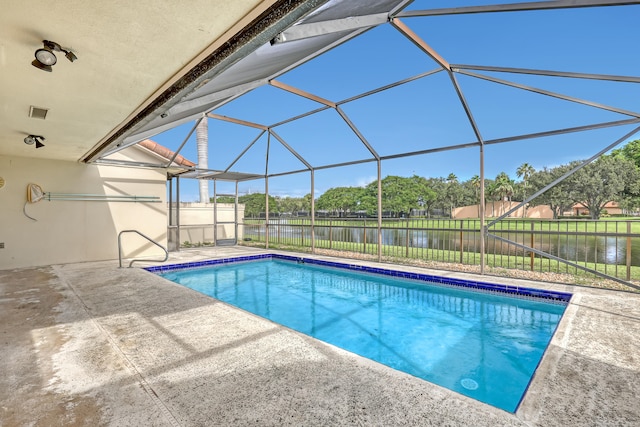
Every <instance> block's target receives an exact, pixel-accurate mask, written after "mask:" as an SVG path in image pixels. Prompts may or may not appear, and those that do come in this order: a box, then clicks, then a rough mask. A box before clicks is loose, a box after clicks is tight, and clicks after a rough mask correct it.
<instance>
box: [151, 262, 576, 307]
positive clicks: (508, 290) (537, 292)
mask: <svg viewBox="0 0 640 427" xmlns="http://www.w3.org/2000/svg"><path fill="white" fill-rule="evenodd" d="M266 259H276V260H285V261H294V262H304V263H307V264H315V265H321V266H325V267H334V268H340V269H343V270H351V271H358V272H364V273H372V274H379V275H384V276H392V277H397V278H403V279H411V280H416V281H420V282H427V283H429V284H437V285H443V286H452V287H458V288H466V289H469V290H475V291H481V292H489V293H495V294H505V295H509V296H513V297H521V298H530V299H535V300H542V301H545V302H551V303H556V304H563V305H567V304H569V301H571V297H572V296H573V294H571V293H568V292H561V291H551V290H543V289H536V288H530V287H522V286H514V285H502V284H496V283H489V282H481V281H476V280H466V279H454V278H448V277H442V276H436V275H431V274H422V273H412V272H408V271H399V270H392V269H387V268H378V267H369V266H365V265H359V264H348V263H343V262H335V261H325V260H321V259H315V258H309V257H301V256H291V255H283V254H276V253H267V254H258V255H247V256H239V257H232V258H221V259H209V260H204V261H194V262H185V263H179V264H165V265H159V266H152V267H145V268H144V270H146V271H149V272H151V273H156V274H157V273H168V272H170V271H179V270H186V269H191V268H198V267H207V266H213V265H219V264H231V263H238V262H246V261H256V260H266Z"/></svg>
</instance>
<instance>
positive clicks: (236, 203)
mask: <svg viewBox="0 0 640 427" xmlns="http://www.w3.org/2000/svg"><path fill="white" fill-rule="evenodd" d="M233 218H234V219H235V221H234V227H235V236H236V245H237V244H238V180H237V179H236V197H235V200H234V205H233Z"/></svg>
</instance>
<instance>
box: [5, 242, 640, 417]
mask: <svg viewBox="0 0 640 427" xmlns="http://www.w3.org/2000/svg"><path fill="white" fill-rule="evenodd" d="M260 252H266V251H258V250H255V249H250V248H243V247H224V248H213V249H207V250H197V251H191V250H190V251H183V252H180V253H173V254H172V255H171V258H170V259H169V261H168V263H177V262H184V261H188V260H195V259H205V258H217V257H229V256H234V255H246V254H248V253H249V254H253V253H260ZM269 252H275V251H269ZM305 256H307V255H305ZM318 258H326V257H318ZM349 262H350V263H361V264H366V265H373V264H374V263H370V262H358V261H353V260H350V261H349ZM384 266H385V267H387V268H388V267H389V265H384ZM399 268H401V269H403V270H411V271H421V272H427V273H429V274H438V275H442V276H455V277H462V278H469V277H472V276H470V275H465V274H459V273H451V272H442V271H429V270H425V269H419V268H408V267H407V268H405V267H399ZM473 277H474V278H475V279H477V276H473ZM483 280H487V281H493V282H497V283H509V284H521V285H526V286H529V287H538V288H544V289H555V290H562V291H569V292H572V293H573V294H574V297H573V299H572V301H571V303H570V305H569V307H568V308H567V310H566V314H565V315H564V317H563V319H562V321H561V324H560V326H559V329H558V331H557V333H556V335H555V336H554V338H553V340H552V342H551V345H550V346H549V348H548V350H547V352H546V354H545V356H544V358H543V360H542V363H541V365H540V367H539V369H538V371H537V373H536V375H535V377H534V379H533V382H532V384H531V386H530V388H529V390H528V392H527V394H526V396H525V398H524V400H523V402H522V404H521V406H520V408H519V409H518V411H517V412H516V413H515V414H510V413H507V412H504V411H502V410H499V409H496V408H494V407H491V406H489V405H485V404H483V403H480V402H478V401H475V400H473V399H470V398H467V397H465V396H462V395H459V394H457V393H455V392H452V391H450V390H447V389H444V388H442V387H439V386H436V385H433V384H431V383H428V382H426V381H423V380H420V379H418V378H415V377H412V376H410V375H407V374H404V373H401V372H398V371H395V370H393V369H390V368H387V367H385V366H383V365H380V364H378V363H375V362H372V361H369V360H367V359H363V358H361V357H359V356H356V355H353V354H351V353H348V352H346V351H343V350H341V349H338V348H336V347H333V346H331V345H328V344H325V343H322V342H319V341H317V340H315V339H312V338H310V337H307V336H305V335H302V334H299V333H297V332H295V331H292V330H290V329H287V328H285V327H282V326H279V325H277V324H274V323H272V322H270V321H268V320H265V319H262V318H259V317H257V316H254V315H252V314H250V313H247V312H245V311H242V310H239V309H236V308H234V307H231V306H229V305H227V304H224V303H222V302H219V301H216V300H214V299H212V298H209V297H207V296H204V295H201V294H199V293H197V292H195V291H192V290H190V289H187V288H184V287H182V286H179V285H176V284H173V283H171V282H168V281H166V280H164V279H162V278H160V277H158V276H155V275H154V274H151V273H148V272H146V271H144V270H142V269H139V268H132V269H128V268H123V269H119V268H118V265H117V261H109V262H92V263H82V264H67V265H53V266H45V267H39V268H27V269H18V270H4V271H0V330H1V339H2V347H1V349H0V366H1V367H2V370H1V372H2V374H1V375H0V425H1V426H27V425H28V426H32V425H35V426H54V425H65V426H67V425H83V426H84V425H91V426H98V425H106V426H130V425H135V426H231V425H233V426H239V425H253V426H281V425H292V426H293V425H294V426H303V425H304V426H341V425H367V426H396V425H405V426H409V425H410V426H418V425H419V426H428V425H433V426H511V425H513V426H596V425H597V426H602V425H617V426H626V425H628V426H638V425H640V404H639V401H638V399H639V398H640V391H639V390H640V295H638V294H633V293H625V292H615V291H605V290H598V289H589V288H581V287H570V286H563V285H554V284H549V283H539V282H524V281H519V280H514V279H500V278H495V277H491V278H486V277H484V278H483Z"/></svg>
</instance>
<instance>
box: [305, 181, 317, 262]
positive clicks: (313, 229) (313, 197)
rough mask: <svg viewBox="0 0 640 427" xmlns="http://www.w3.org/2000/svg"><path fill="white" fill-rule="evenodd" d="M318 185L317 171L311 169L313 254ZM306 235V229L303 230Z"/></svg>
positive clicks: (313, 250)
mask: <svg viewBox="0 0 640 427" xmlns="http://www.w3.org/2000/svg"><path fill="white" fill-rule="evenodd" d="M315 189H316V183H315V170H313V169H311V253H312V254H315V253H316V228H315V227H316V202H315V198H316V195H315V193H316V190H315ZM302 232H303V233H304V227H303V228H302Z"/></svg>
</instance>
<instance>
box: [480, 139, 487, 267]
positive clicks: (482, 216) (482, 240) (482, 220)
mask: <svg viewBox="0 0 640 427" xmlns="http://www.w3.org/2000/svg"><path fill="white" fill-rule="evenodd" d="M485 215H486V211H485V200H484V144H482V143H481V144H480V274H484V263H485V252H486V248H485V241H486V238H487V228H486V225H485V223H486V221H485Z"/></svg>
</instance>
